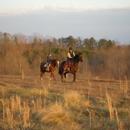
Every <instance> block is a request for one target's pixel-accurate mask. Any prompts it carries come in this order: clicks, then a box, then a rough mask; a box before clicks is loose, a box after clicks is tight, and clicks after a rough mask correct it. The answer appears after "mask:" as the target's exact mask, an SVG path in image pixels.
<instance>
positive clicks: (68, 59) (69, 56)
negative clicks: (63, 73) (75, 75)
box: [64, 47, 75, 71]
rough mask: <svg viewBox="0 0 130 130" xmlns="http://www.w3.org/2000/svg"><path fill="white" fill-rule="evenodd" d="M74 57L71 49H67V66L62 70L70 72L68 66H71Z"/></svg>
mask: <svg viewBox="0 0 130 130" xmlns="http://www.w3.org/2000/svg"><path fill="white" fill-rule="evenodd" d="M74 56H75V53H74V51H73V49H72V47H69V51H68V53H67V65H66V66H65V68H64V70H66V68H67V70H68V71H70V65H71V61H72V60H73V57H74Z"/></svg>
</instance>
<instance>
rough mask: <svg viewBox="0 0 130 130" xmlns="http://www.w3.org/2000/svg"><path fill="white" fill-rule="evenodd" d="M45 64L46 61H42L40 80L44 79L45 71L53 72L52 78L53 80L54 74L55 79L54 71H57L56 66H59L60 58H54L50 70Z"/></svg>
mask: <svg viewBox="0 0 130 130" xmlns="http://www.w3.org/2000/svg"><path fill="white" fill-rule="evenodd" d="M45 64H46V63H44V62H41V64H40V80H42V76H43V74H44V73H45V72H48V73H49V72H50V73H51V75H50V80H51V78H52V76H53V78H54V79H55V75H54V71H55V68H56V67H59V60H58V59H53V60H52V61H51V63H50V66H49V68H48V70H46V68H47V67H44V65H45Z"/></svg>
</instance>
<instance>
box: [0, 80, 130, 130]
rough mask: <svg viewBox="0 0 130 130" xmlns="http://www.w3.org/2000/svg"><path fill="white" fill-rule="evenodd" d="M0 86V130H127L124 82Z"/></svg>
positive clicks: (128, 93)
mask: <svg viewBox="0 0 130 130" xmlns="http://www.w3.org/2000/svg"><path fill="white" fill-rule="evenodd" d="M24 80H26V78H25V79H24ZM29 80H30V79H29ZM32 81H34V80H32ZM57 82H58V81H57ZM0 84H1V86H0V115H1V117H0V129H16V130H17V129H41V130H48V129H50V130H58V129H59V130H66V129H70V130H86V129H88V130H89V129H91V130H96V129H120V130H123V129H128V128H129V119H130V110H129V105H130V87H129V82H128V81H127V79H125V81H119V82H118V83H117V82H115V83H114V82H106V83H105V82H95V81H94V82H93V81H90V80H87V82H86V80H84V81H83V80H82V81H79V82H78V81H77V83H76V84H73V83H65V84H61V83H60V82H58V83H56V81H54V82H53V81H51V82H50V81H49V82H46V84H44V82H41V87H34V88H33V87H29V88H27V87H18V86H15V85H11V84H7V83H5V82H0ZM35 85H36V86H39V85H40V84H37V83H35ZM63 85H64V87H63ZM22 86H23V85H22Z"/></svg>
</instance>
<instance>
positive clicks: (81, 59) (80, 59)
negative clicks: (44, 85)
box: [78, 52, 83, 62]
mask: <svg viewBox="0 0 130 130" xmlns="http://www.w3.org/2000/svg"><path fill="white" fill-rule="evenodd" d="M78 57H79V61H81V62H83V55H82V53H81V52H79V54H78Z"/></svg>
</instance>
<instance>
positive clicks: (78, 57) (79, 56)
mask: <svg viewBox="0 0 130 130" xmlns="http://www.w3.org/2000/svg"><path fill="white" fill-rule="evenodd" d="M73 61H75V62H79V61H80V62H83V57H82V53H81V52H79V53H78V54H76V55H75V57H74V58H73Z"/></svg>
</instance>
